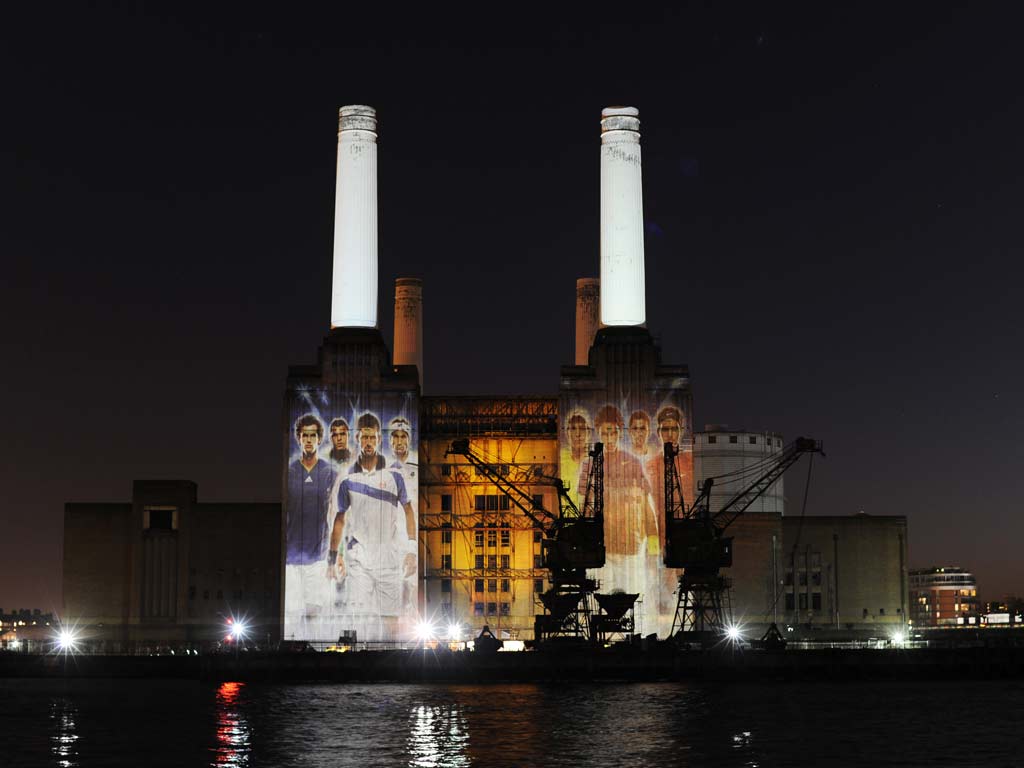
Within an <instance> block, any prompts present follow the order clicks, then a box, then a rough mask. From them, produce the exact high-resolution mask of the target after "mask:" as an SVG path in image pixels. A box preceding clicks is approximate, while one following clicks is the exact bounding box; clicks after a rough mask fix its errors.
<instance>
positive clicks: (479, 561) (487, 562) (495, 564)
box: [441, 555, 544, 571]
mask: <svg viewBox="0 0 1024 768" xmlns="http://www.w3.org/2000/svg"><path fill="white" fill-rule="evenodd" d="M484 558H485V556H484V555H476V556H474V558H473V567H474V568H476V569H477V570H480V569H483V568H489V569H490V570H492V571H493V570H497V569H498V568H504V569H508V568H511V567H512V558H511V556H509V555H501V559H499V556H498V555H486V559H484ZM441 567H442V568H443V569H445V570H451V567H452V556H451V555H441ZM533 567H534V568H543V567H544V557H543V556H542V555H534V556H533Z"/></svg>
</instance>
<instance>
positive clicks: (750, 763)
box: [732, 731, 761, 768]
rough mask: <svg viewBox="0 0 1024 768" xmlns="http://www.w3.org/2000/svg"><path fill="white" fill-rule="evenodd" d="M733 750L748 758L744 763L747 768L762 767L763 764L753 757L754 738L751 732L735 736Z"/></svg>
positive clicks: (741, 732)
mask: <svg viewBox="0 0 1024 768" xmlns="http://www.w3.org/2000/svg"><path fill="white" fill-rule="evenodd" d="M732 748H733V749H734V750H739V751H740V752H741V753H742V754H744V755H745V756H747V759H746V760H744V762H743V765H744V767H745V768H759V767H760V765H761V764H760V763H759V762H757V758H756V757H753V756H752V755H753V752H754V736H753V734H752V733H751V732H750V731H740V732H739V733H736V734H733V737H732Z"/></svg>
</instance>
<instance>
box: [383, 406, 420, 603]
mask: <svg viewBox="0 0 1024 768" xmlns="http://www.w3.org/2000/svg"><path fill="white" fill-rule="evenodd" d="M411 442H412V424H410V423H409V419H407V418H406V417H405V416H396V417H395V418H393V419H392V420H391V421H390V422H388V444H389V446H390V448H391V456H392V457H393V458H392V461H391V463H390V464H389V465H388V468H389V469H392V470H396V471H398V472H401V473H402V478H403V479H404V480H405V488H406V491H407V492H408V494H409V501H410V503H411V504H412V509H413V519H414V521H415V520H417V519H418V518H417V515H418V513H419V509H418V506H419V505H418V502H419V499H417V497H416V496H417V494H416V489H417V487H418V483H417V479H416V474H417V469H418V468H417V466H416V459H415V457H414V456H412V455H411V454H410V451H409V446H410V444H411ZM416 526H417V523H416V522H414V523H413V530H416ZM402 614H403V615H404V616H406V617H407V618H410V619H414V618H415V617H416V573H415V571H413V572H412V573H410V574H407V575H406V577H405V579H404V580H403V584H402Z"/></svg>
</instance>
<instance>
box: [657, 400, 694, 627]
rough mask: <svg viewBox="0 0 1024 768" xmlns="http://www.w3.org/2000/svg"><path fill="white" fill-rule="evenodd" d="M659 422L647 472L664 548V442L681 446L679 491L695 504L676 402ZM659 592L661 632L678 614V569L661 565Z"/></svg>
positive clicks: (664, 409) (683, 424)
mask: <svg viewBox="0 0 1024 768" xmlns="http://www.w3.org/2000/svg"><path fill="white" fill-rule="evenodd" d="M655 421H656V422H657V424H658V430H657V435H658V450H657V451H656V452H654V451H652V454H653V455H652V456H651V458H650V459H649V460H648V461H647V464H646V466H645V471H646V473H647V478H648V479H649V480H650V481H651V484H652V486H653V487H654V494H653V495H654V507H655V510H656V511H657V515H658V535H659V539H660V543H661V547H662V549H664V547H665V525H666V521H665V443H672V444H673V445H675V446H676V447H678V448H680V450H679V453H677V454H676V457H675V469H676V476H677V477H678V478H679V490H680V491H681V492H682V497H683V498H682V504H683V507H684V508H686V507H687V505H689V504H692V503H693V494H694V487H693V451H692V450H690V449H689V448H686V449H685V450H684V449H683V448H682V447H681V446H680V443H681V441H682V439H683V434H684V431H685V428H686V421H685V419H684V417H683V412H682V411H681V410H680V409H679V408H677V407H676V406H674V405H666V406H663V407H662V408H659V409H658V413H657V415H656V416H655ZM660 571H661V579H660V582H661V583H660V594H659V596H658V612H659V614H660V618H659V622H660V624H659V627H658V632H659V634H668V632H670V631H671V627H672V623H671V622H672V619H673V618H674V615H675V596H674V593H675V591H676V589H677V588H678V579H679V571H678V570H676V569H671V568H665V567H664V566H663V565H662V566H661V569H660Z"/></svg>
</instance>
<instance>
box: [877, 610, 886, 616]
mask: <svg viewBox="0 0 1024 768" xmlns="http://www.w3.org/2000/svg"><path fill="white" fill-rule="evenodd" d="M878 615H879V616H885V608H879V609H878Z"/></svg>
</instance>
